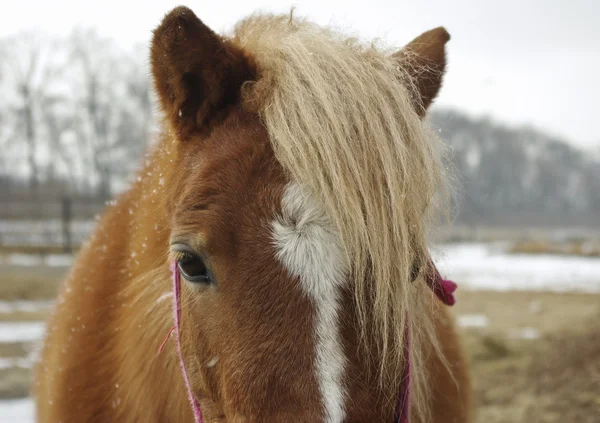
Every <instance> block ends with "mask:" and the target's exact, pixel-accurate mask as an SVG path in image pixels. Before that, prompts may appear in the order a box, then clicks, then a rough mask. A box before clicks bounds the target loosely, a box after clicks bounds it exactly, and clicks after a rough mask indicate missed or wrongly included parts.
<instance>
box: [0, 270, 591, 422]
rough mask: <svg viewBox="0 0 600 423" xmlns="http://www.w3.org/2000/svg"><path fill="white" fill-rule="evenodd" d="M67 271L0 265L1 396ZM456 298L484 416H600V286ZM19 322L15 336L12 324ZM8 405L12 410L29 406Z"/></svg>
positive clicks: (465, 292) (19, 378)
mask: <svg viewBox="0 0 600 423" xmlns="http://www.w3.org/2000/svg"><path fill="white" fill-rule="evenodd" d="M64 272H65V268H62V267H46V266H43V265H36V266H28V267H22V268H19V267H18V266H13V265H7V264H0V399H8V398H21V397H24V396H26V395H27V394H28V392H29V389H30V378H31V370H30V365H31V363H30V361H29V360H28V357H29V358H30V357H31V352H32V348H33V345H34V342H32V340H31V339H32V338H36V336H37V334H38V333H39V329H40V328H39V327H38V326H37V325H39V323H38V322H39V321H40V320H41V319H43V318H45V316H46V314H47V312H48V311H47V310H48V302H47V301H48V300H49V299H51V298H52V297H53V295H54V293H55V290H56V284H57V282H58V280H59V279H60V278H61V277H62V275H63V274H64ZM599 278H600V276H599ZM458 282H459V283H460V280H459V281H458ZM23 299H26V300H27V301H22V300H23ZM457 299H458V303H457V305H456V306H455V307H454V312H455V314H456V316H457V319H458V321H459V323H460V325H461V332H462V334H463V338H464V343H465V347H466V349H467V351H468V354H469V357H470V359H471V365H472V373H473V380H474V384H475V390H476V405H477V411H476V412H477V419H476V421H477V422H481V423H501V422H502V423H504V422H522V423H542V422H543V423H549V422H561V423H563V422H582V423H587V422H590V423H591V422H598V421H599V417H598V416H600V331H598V327H599V322H600V294H594V293H551V292H527V291H506V292H501V291H500V292H499V291H489V290H487V291H477V290H473V288H472V287H471V286H469V287H468V289H467V288H466V287H463V288H462V289H461V288H460V287H459V291H458V293H457ZM14 300H19V301H20V302H14ZM31 301H34V302H31ZM32 304H33V305H34V306H32ZM11 322H21V328H20V329H19V330H18V331H19V334H20V338H19V339H20V340H16V341H15V342H10V330H9V329H8V328H9V326H6V325H10V324H11ZM3 325H5V326H3ZM28 334H29V335H28ZM23 338H25V339H23ZM0 404H1V401H0ZM6 404H7V408H5V410H8V411H6V413H10V412H11V411H10V408H9V407H14V406H15V405H14V404H18V405H19V406H21V403H15V402H12V403H6ZM2 413H3V408H2V407H0V421H4V418H6V417H7V416H3V414H2ZM12 415H13V414H11V416H12ZM13 421H14V420H13Z"/></svg>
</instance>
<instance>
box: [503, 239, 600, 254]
mask: <svg viewBox="0 0 600 423" xmlns="http://www.w3.org/2000/svg"><path fill="white" fill-rule="evenodd" d="M510 253H513V254H561V255H574V256H583V257H600V240H569V241H562V242H557V241H542V240H522V241H517V242H516V243H515V244H514V245H513V246H512V248H511V249H510Z"/></svg>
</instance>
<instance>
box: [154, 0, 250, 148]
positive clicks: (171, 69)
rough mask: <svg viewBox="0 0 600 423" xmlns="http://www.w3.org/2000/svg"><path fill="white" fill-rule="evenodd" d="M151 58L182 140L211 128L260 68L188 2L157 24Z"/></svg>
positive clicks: (159, 91)
mask: <svg viewBox="0 0 600 423" xmlns="http://www.w3.org/2000/svg"><path fill="white" fill-rule="evenodd" d="M150 60H151V64H152V74H153V77H154V86H155V88H156V92H157V94H158V97H159V100H160V106H161V108H162V111H163V112H164V114H165V117H166V118H167V120H168V121H169V123H170V124H171V127H172V129H173V130H174V131H175V132H176V133H177V135H178V137H179V138H180V139H182V140H185V139H187V138H189V137H190V136H193V135H206V134H208V133H209V132H210V130H211V129H212V127H213V126H214V125H215V123H216V122H219V121H220V120H221V119H222V118H223V117H224V116H225V115H226V114H227V113H228V111H229V108H230V106H232V105H234V104H236V103H237V102H238V101H239V96H240V88H241V86H242V84H243V83H244V82H245V81H248V80H250V79H252V78H253V74H254V73H253V70H252V67H251V65H250V63H249V60H248V58H247V57H245V55H244V54H243V53H242V52H241V51H240V50H239V49H238V48H236V47H235V46H233V45H232V44H231V43H230V42H229V41H227V40H226V39H224V38H222V37H220V36H218V35H217V34H215V33H214V32H213V31H212V30H211V29H210V28H209V27H208V26H206V25H205V24H204V23H203V22H202V21H201V20H200V19H198V17H197V16H196V15H195V14H194V12H192V11H191V10H190V9H188V8H186V7H182V6H181V7H177V8H175V9H173V10H172V11H171V12H170V13H169V14H167V15H166V16H165V18H164V19H163V21H162V23H161V24H160V25H159V26H158V28H156V29H155V30H154V35H153V38H152V46H151V49H150Z"/></svg>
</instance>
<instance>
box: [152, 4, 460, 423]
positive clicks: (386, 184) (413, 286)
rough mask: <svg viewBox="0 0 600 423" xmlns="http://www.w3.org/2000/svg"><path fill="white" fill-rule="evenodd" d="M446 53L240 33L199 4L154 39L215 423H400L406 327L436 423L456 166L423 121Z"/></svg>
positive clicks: (170, 204)
mask: <svg viewBox="0 0 600 423" xmlns="http://www.w3.org/2000/svg"><path fill="white" fill-rule="evenodd" d="M448 39H449V36H448V34H447V32H446V31H445V30H444V29H443V28H437V29H434V30H432V31H429V32H426V33H424V34H423V35H421V36H420V37H418V38H416V39H415V40H414V41H412V42H411V43H409V44H408V45H407V46H406V47H404V48H403V49H401V50H400V51H386V50H385V49H383V48H378V47H376V46H373V45H367V46H365V45H363V44H361V43H360V42H359V41H357V40H355V39H351V38H348V37H345V36H343V35H342V34H341V33H339V32H337V31H335V30H332V29H328V28H322V27H319V26H316V25H314V24H312V23H310V22H307V21H304V20H300V19H296V18H292V17H291V16H254V17H251V18H248V19H246V20H244V21H242V22H240V23H239V24H238V25H237V27H236V29H235V31H234V33H233V34H232V35H231V36H228V37H225V36H220V35H217V34H216V33H214V32H213V31H212V30H211V29H209V28H208V27H207V26H206V25H205V24H204V23H203V22H202V21H200V20H199V19H198V18H197V17H196V16H195V15H194V13H193V12H192V11H191V10H189V9H187V8H184V7H178V8H176V9H174V10H173V11H172V12H170V13H169V14H168V15H167V16H166V17H165V18H164V20H163V22H162V23H161V24H160V26H159V27H158V28H157V29H156V30H155V31H154V36H153V41H152V47H151V64H152V73H153V77H154V84H155V90H156V93H157V95H158V99H159V103H160V107H161V110H162V113H163V115H164V126H165V141H164V143H165V145H166V146H167V147H165V149H164V154H168V155H169V157H170V159H169V167H170V176H169V177H168V179H167V180H166V181H165V184H167V187H169V188H170V189H169V190H165V191H166V192H168V193H169V194H168V197H167V198H166V207H167V209H168V219H169V225H170V228H169V230H170V261H174V262H176V265H177V266H178V268H179V271H180V272H179V273H180V275H181V348H182V357H183V361H184V363H185V367H186V368H187V370H188V373H189V377H190V384H191V390H192V392H193V395H194V397H195V398H196V399H197V400H198V401H199V402H200V404H201V406H202V409H203V411H204V413H205V416H206V417H207V419H208V420H212V419H219V418H226V419H227V421H271V422H277V421H281V422H283V421H286V422H287V421H311V422H316V421H328V422H341V421H345V420H348V421H365V420H367V419H369V418H371V419H372V418H373V416H379V417H380V418H379V419H377V420H378V421H386V420H387V421H389V420H391V418H392V416H393V412H394V405H395V404H394V403H395V400H396V398H397V395H398V393H399V392H398V390H399V387H400V386H401V380H400V376H401V375H402V371H403V368H404V364H405V362H406V358H407V357H406V355H405V351H406V349H405V348H404V345H405V342H406V339H405V337H406V334H407V333H408V334H410V342H411V349H410V354H411V356H410V359H411V365H413V366H414V367H415V369H417V370H415V374H414V375H412V376H411V377H412V384H413V388H412V392H413V393H412V395H413V402H414V407H417V408H418V409H420V410H421V411H423V412H426V408H427V406H426V403H427V395H428V392H427V374H426V372H425V371H421V370H422V368H424V366H422V363H423V360H424V358H423V356H424V355H426V353H427V351H431V348H432V346H433V350H435V349H436V345H437V344H436V342H437V341H436V339H435V335H434V330H433V323H432V319H433V318H432V313H433V310H434V307H433V304H434V300H433V296H432V293H431V290H430V289H429V288H428V287H427V286H426V284H425V283H423V278H424V277H426V273H427V271H428V270H427V267H426V266H424V263H426V260H428V253H427V244H426V238H427V231H428V228H429V218H430V216H431V215H432V209H433V204H434V203H435V199H436V194H437V193H438V191H439V189H440V188H441V187H442V186H443V183H442V182H443V174H442V169H443V168H442V166H441V165H440V160H441V159H440V154H439V152H438V150H439V146H438V144H437V142H436V139H435V137H434V136H432V134H431V133H430V132H429V131H428V130H427V128H426V126H425V125H424V123H423V121H422V118H423V117H424V115H425V112H426V110H427V108H428V107H429V105H430V104H431V103H432V101H433V100H434V98H435V97H436V95H437V93H438V90H439V88H440V85H441V80H442V75H443V73H444V69H445V52H444V45H445V43H446V42H447V41H448ZM407 316H408V318H407ZM426 345H427V347H425V346H426ZM413 363H414V364H413Z"/></svg>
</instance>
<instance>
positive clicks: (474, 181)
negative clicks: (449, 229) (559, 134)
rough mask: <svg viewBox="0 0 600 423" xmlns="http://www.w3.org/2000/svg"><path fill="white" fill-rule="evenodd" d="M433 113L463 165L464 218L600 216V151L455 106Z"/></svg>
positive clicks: (540, 220)
mask: <svg viewBox="0 0 600 423" xmlns="http://www.w3.org/2000/svg"><path fill="white" fill-rule="evenodd" d="M430 121H431V124H432V126H434V127H436V128H439V131H440V132H439V134H440V136H441V138H442V139H443V140H444V142H445V143H446V144H447V146H448V147H449V152H450V159H451V160H452V162H453V165H454V167H455V169H456V175H457V179H458V180H457V181H456V182H457V192H456V195H457V199H458V201H457V204H458V208H459V212H460V213H459V215H458V219H459V221H462V222H464V223H482V224H486V223H487V224H494V223H496V224H508V225H518V224H523V225H532V224H533V225H535V224H537V225H558V224H568V225H577V224H581V225H596V226H598V225H599V224H600V154H598V153H600V151H599V152H596V153H594V152H586V151H583V150H580V149H578V148H575V147H574V146H572V145H571V144H569V143H567V142H566V141H564V140H561V139H557V138H556V137H553V136H551V135H547V134H545V133H543V132H540V131H538V130H534V129H532V128H511V127H508V126H505V125H502V124H499V123H496V122H494V121H492V120H491V119H489V118H479V119H474V118H470V117H468V116H466V115H465V114H462V113H460V112H458V111H456V110H436V111H434V112H433V113H431V115H430Z"/></svg>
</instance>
